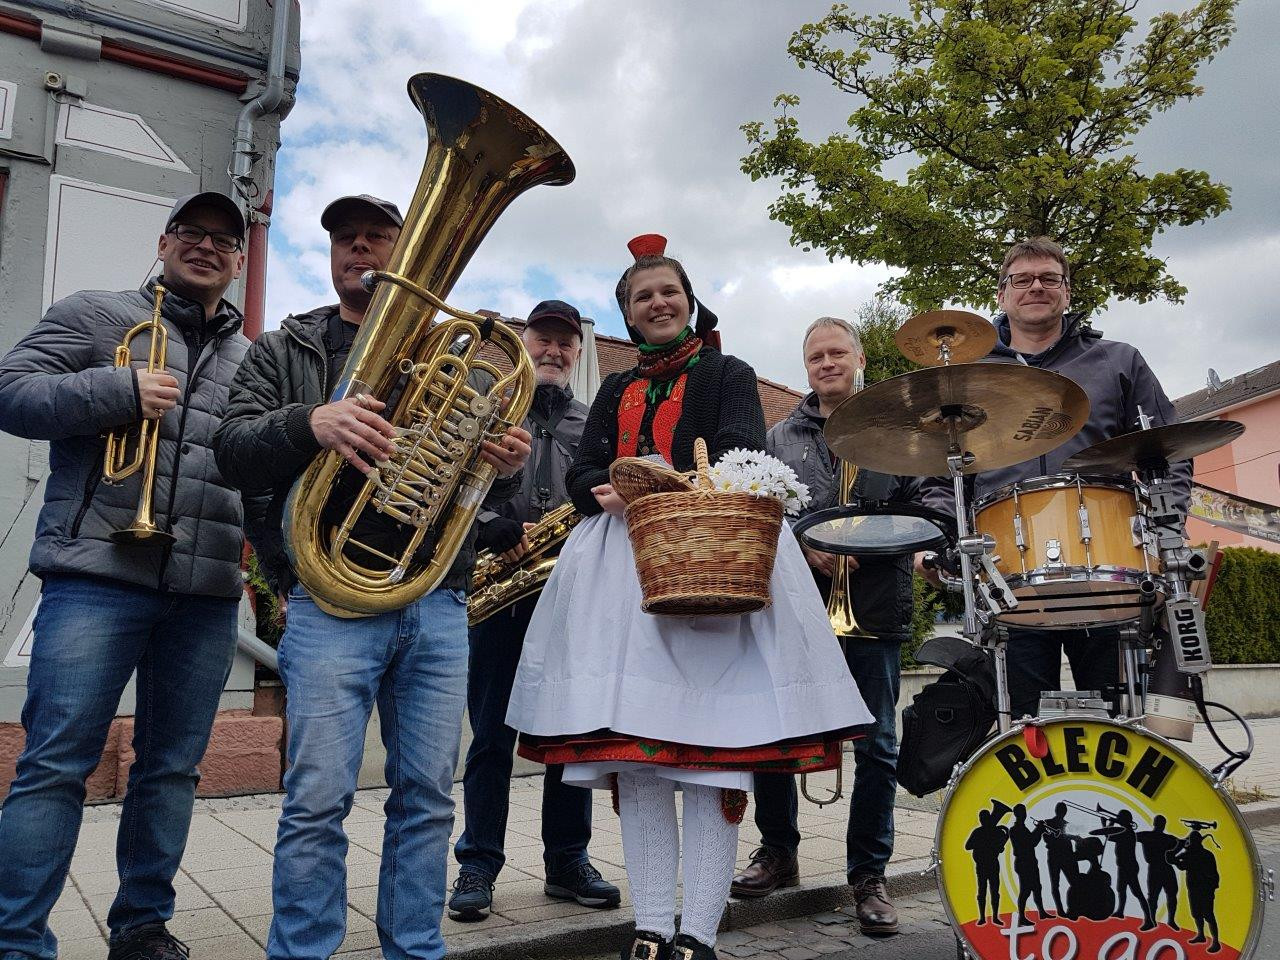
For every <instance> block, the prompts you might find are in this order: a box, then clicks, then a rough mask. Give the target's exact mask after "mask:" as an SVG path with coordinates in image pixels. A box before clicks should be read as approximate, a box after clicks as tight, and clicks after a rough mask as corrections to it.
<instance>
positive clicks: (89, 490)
mask: <svg viewBox="0 0 1280 960" xmlns="http://www.w3.org/2000/svg"><path fill="white" fill-rule="evenodd" d="M101 479H102V477H101V474H100V473H98V472H97V471H95V470H94V469H93V467H92V466H90V467H89V473H88V475H87V476H86V477H85V481H84V496H83V497H81V498H80V509H79V510H77V511H76V518H75V519H74V520H73V521H71V532H70V534H69V535H68V537H69V539H71V540H74V539H75V538H76V537H78V536H80V525H81V524H82V523H84V515H85V514H86V513H88V512H89V504H91V503H93V491H94V488H96V487H97V486H98V482H99V481H100V480H101Z"/></svg>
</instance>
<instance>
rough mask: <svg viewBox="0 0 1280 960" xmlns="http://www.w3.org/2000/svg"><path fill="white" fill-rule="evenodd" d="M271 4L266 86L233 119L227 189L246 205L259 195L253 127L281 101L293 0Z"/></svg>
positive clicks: (277, 0) (277, 107)
mask: <svg viewBox="0 0 1280 960" xmlns="http://www.w3.org/2000/svg"><path fill="white" fill-rule="evenodd" d="M274 2H275V11H274V14H275V15H274V17H273V18H272V25H271V54H270V56H269V57H268V59H267V77H266V84H265V86H264V87H263V89H262V92H261V93H260V94H258V95H257V96H256V97H254V98H253V99H252V100H250V101H249V102H248V103H246V104H245V105H244V107H243V109H241V111H240V115H239V116H238V117H236V135H235V141H234V143H233V145H232V148H231V166H230V167H229V168H228V170H227V173H228V175H229V176H230V177H231V185H232V186H233V187H234V188H235V190H236V192H237V193H239V194H240V196H242V197H244V199H245V201H246V202H248V201H252V200H254V199H255V198H256V197H257V196H258V193H259V192H260V189H259V187H258V184H257V183H256V182H255V181H254V179H253V164H254V161H256V160H257V159H258V157H259V156H260V154H258V153H257V152H256V151H255V150H254V146H253V128H254V124H255V123H256V122H257V121H258V120H259V119H260V118H262V117H265V116H266V115H267V114H269V113H275V112H276V111H277V110H279V109H280V104H281V103H282V102H283V101H284V71H285V54H286V51H287V50H288V48H289V26H290V21H291V18H292V15H293V4H294V0H274Z"/></svg>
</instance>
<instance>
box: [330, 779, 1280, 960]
mask: <svg viewBox="0 0 1280 960" xmlns="http://www.w3.org/2000/svg"><path fill="white" fill-rule="evenodd" d="M1239 810H1240V816H1241V819H1242V820H1243V821H1244V823H1245V825H1246V826H1248V827H1249V828H1250V829H1256V828H1259V827H1269V826H1274V825H1275V824H1280V802H1277V801H1274V800H1262V801H1259V802H1257V803H1249V804H1245V805H1244V806H1242V807H1240V808H1239ZM888 881H889V887H890V891H891V893H892V895H893V896H894V897H897V898H900V897H908V896H912V895H914V894H918V893H923V892H924V891H925V890H928V889H930V888H932V887H933V886H934V885H935V883H936V881H935V880H934V874H933V870H932V868H931V867H930V861H929V858H928V857H916V858H914V859H912V860H903V861H902V862H901V863H897V864H894V867H893V869H892V870H891V871H890V873H889V875H888ZM850 899H851V898H850V895H849V887H848V886H847V885H845V884H842V883H841V884H825V885H822V886H799V887H792V888H790V889H786V890H779V891H776V892H774V893H771V894H770V895H769V896H767V897H761V898H760V899H758V900H730V901H729V904H728V907H727V908H726V909H725V913H724V919H723V920H722V921H721V923H720V931H721V932H722V933H723V932H725V931H727V930H740V929H742V928H743V927H752V926H755V925H757V924H761V923H772V922H776V921H778V920H789V919H792V918H794V917H803V916H809V915H810V914H815V913H825V912H827V911H830V910H837V909H839V908H840V907H843V906H845V905H846V904H848V903H849V902H850ZM623 917H627V919H622V918H623ZM520 927H521V925H520V924H512V925H509V926H503V927H496V928H494V929H493V931H492V932H491V933H486V932H485V931H482V930H477V931H476V932H475V933H473V934H467V935H466V940H465V941H464V942H463V943H459V944H457V945H456V946H455V945H454V944H450V945H449V956H450V957H451V958H452V960H550V958H571V957H590V956H593V955H596V954H601V953H610V952H613V951H616V950H617V949H618V946H619V944H621V943H622V942H623V940H625V939H626V937H627V935H628V934H629V933H630V932H631V931H632V930H633V929H634V927H635V925H634V923H633V922H632V921H631V919H630V914H629V913H625V912H624V913H621V914H620V913H619V911H617V910H606V911H601V912H599V913H590V914H582V915H579V916H574V917H566V918H565V919H563V920H560V921H557V922H555V927H556V929H554V930H550V931H547V932H546V933H543V934H538V935H533V936H530V935H529V934H528V932H527V931H526V932H525V933H524V934H523V935H522V934H521V931H520ZM379 956H381V954H380V953H378V952H377V951H371V952H369V953H367V954H366V953H365V952H363V951H361V952H359V953H352V954H344V955H343V958H344V960H363V958H366V957H368V958H373V957H379Z"/></svg>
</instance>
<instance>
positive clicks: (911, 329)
mask: <svg viewBox="0 0 1280 960" xmlns="http://www.w3.org/2000/svg"><path fill="white" fill-rule="evenodd" d="M943 338H946V339H947V343H948V346H949V348H950V350H951V357H950V361H949V362H951V363H972V362H973V361H975V360H981V359H982V358H983V357H985V356H986V355H987V354H988V353H990V352H991V348H992V347H994V346H995V345H996V328H995V327H994V326H992V324H991V321H989V320H988V319H987V318H986V317H981V316H979V315H978V314H976V313H970V312H969V311H968V310H930V311H928V312H927V313H918V314H916V315H915V316H914V317H912V318H911V319H910V320H908V321H907V322H906V323H904V324H903V325H902V326H900V327H899V328H898V331H897V333H895V334H894V335H893V340H894V343H896V344H897V345H898V349H899V350H901V351H902V355H903V356H904V357H906V358H907V359H908V360H913V361H915V362H916V363H919V364H921V365H923V366H926V367H937V366H941V365H942V359H941V358H940V357H939V356H938V351H939V349H940V347H941V345H942V341H943Z"/></svg>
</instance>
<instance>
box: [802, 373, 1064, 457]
mask: <svg viewBox="0 0 1280 960" xmlns="http://www.w3.org/2000/svg"><path fill="white" fill-rule="evenodd" d="M1088 419H1089V398H1088V397H1087V396H1085V392H1084V391H1083V390H1082V389H1080V386H1079V384H1077V383H1076V382H1075V381H1074V380H1072V379H1070V378H1069V377H1064V376H1062V375H1061V374H1058V373H1053V372H1052V371H1049V370H1041V369H1039V368H1038V367H1028V366H1023V365H1022V364H1014V363H963V364H957V365H955V366H947V367H926V368H925V369H923V370H913V371H912V372H911V373H904V374H902V375H900V376H897V377H892V378H891V379H889V380H882V381H881V382H880V383H877V384H875V385H873V386H870V387H867V388H866V389H865V390H860V391H858V392H857V393H855V394H854V395H853V396H851V397H849V398H848V399H847V400H845V401H844V402H843V403H841V404H840V406H838V407H836V409H835V410H833V411H832V413H831V416H829V417H828V418H827V425H826V428H825V429H824V430H823V434H824V435H825V436H826V438H827V445H828V446H829V447H831V449H832V450H834V451H835V452H836V454H837V455H839V456H841V457H843V458H844V459H846V460H848V461H850V462H851V463H856V464H858V465H859V466H862V467H866V468H867V469H869V470H878V471H880V472H881V473H889V474H901V475H904V476H916V477H929V476H939V475H942V474H945V473H946V472H947V451H948V449H949V448H950V445H951V443H952V440H953V434H954V440H955V442H956V443H958V444H959V447H960V449H961V450H964V451H967V452H969V453H972V454H973V457H974V459H973V462H972V463H970V464H969V465H968V466H966V467H965V468H964V472H965V473H979V472H981V471H983V470H994V469H997V468H999V467H1008V466H1012V465H1013V464H1015V463H1021V462H1022V461H1024V460H1030V459H1031V458H1032V457H1038V456H1040V455H1041V454H1042V453H1048V452H1049V451H1050V450H1053V449H1055V448H1056V447H1058V446H1060V445H1061V444H1063V443H1065V442H1066V441H1067V440H1069V439H1070V438H1071V437H1073V436H1075V435H1076V434H1077V433H1078V432H1079V431H1080V428H1081V427H1083V426H1084V424H1085V421H1086V420H1088Z"/></svg>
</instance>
